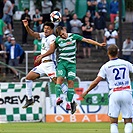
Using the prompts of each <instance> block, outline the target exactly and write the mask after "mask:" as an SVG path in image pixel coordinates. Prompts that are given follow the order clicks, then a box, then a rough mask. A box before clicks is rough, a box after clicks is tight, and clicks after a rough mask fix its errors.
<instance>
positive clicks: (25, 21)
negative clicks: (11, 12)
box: [22, 19, 28, 27]
mask: <svg viewBox="0 0 133 133" xmlns="http://www.w3.org/2000/svg"><path fill="white" fill-rule="evenodd" d="M22 22H23V24H24V26H25V27H26V26H28V21H27V20H26V19H25V20H22Z"/></svg>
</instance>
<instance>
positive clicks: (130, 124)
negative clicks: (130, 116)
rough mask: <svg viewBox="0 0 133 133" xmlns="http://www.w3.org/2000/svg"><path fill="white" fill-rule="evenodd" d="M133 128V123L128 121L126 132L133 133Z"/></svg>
mask: <svg viewBox="0 0 133 133" xmlns="http://www.w3.org/2000/svg"><path fill="white" fill-rule="evenodd" d="M132 130H133V127H132V123H126V124H125V128H124V131H125V133H132Z"/></svg>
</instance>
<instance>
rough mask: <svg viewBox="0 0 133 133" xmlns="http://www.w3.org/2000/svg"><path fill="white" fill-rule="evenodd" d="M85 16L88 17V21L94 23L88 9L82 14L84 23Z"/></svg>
mask: <svg viewBox="0 0 133 133" xmlns="http://www.w3.org/2000/svg"><path fill="white" fill-rule="evenodd" d="M85 17H88V18H89V22H90V24H91V25H92V26H93V25H94V22H93V18H92V16H91V13H90V11H87V12H86V14H85V15H84V16H83V18H82V23H85Z"/></svg>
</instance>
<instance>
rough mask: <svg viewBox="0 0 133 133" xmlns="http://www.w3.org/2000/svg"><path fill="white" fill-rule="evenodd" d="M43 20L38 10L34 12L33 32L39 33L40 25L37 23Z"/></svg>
mask: <svg viewBox="0 0 133 133" xmlns="http://www.w3.org/2000/svg"><path fill="white" fill-rule="evenodd" d="M42 20H43V17H42V16H41V14H40V11H39V9H38V8H36V10H35V14H34V15H33V30H34V31H35V32H40V25H39V22H40V21H42Z"/></svg>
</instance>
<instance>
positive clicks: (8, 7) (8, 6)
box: [2, 0, 13, 33]
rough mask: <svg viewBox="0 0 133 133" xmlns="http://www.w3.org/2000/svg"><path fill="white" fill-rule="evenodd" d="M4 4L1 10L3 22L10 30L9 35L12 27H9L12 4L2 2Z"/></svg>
mask: <svg viewBox="0 0 133 133" xmlns="http://www.w3.org/2000/svg"><path fill="white" fill-rule="evenodd" d="M3 2H4V8H3V13H4V15H3V18H2V19H3V21H4V22H5V23H6V24H7V27H8V29H9V30H10V33H12V26H11V20H12V18H11V16H12V15H13V12H12V3H11V1H9V0H3Z"/></svg>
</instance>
